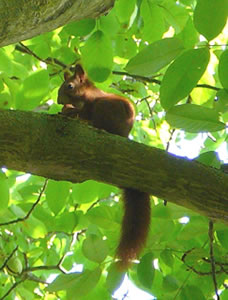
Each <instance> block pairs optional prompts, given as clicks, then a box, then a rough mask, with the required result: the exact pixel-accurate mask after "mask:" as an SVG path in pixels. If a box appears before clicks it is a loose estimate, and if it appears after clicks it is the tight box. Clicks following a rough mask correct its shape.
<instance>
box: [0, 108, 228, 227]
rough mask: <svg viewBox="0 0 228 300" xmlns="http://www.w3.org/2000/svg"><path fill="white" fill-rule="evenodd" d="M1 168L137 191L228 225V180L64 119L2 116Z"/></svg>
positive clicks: (8, 113) (208, 169)
mask: <svg viewBox="0 0 228 300" xmlns="http://www.w3.org/2000/svg"><path fill="white" fill-rule="evenodd" d="M0 123H1V131H0V140H1V143H0V167H3V166H5V167H7V168H10V169H15V170H19V171H23V172H28V173H32V174H36V175H40V176H44V177H46V178H52V179H55V180H68V181H71V182H82V181H85V180H88V179H93V180H97V181H100V182H106V183H109V184H113V185H116V186H120V187H133V188H135V189H139V190H142V191H145V192H148V193H150V194H152V195H154V196H157V197H159V198H161V199H166V200H167V201H170V202H173V203H175V204H178V205H181V206H184V207H186V208H190V209H192V210H195V211H197V212H199V213H200V214H202V215H205V216H208V217H210V218H212V219H219V220H221V221H224V222H226V223H227V224H228V175H227V174H225V173H223V172H222V171H220V170H217V169H214V168H211V167H208V166H205V165H202V164H200V163H199V162H196V161H191V160H188V159H185V158H182V157H178V156H175V155H171V154H169V153H166V151H163V150H160V149H156V148H154V147H148V146H146V145H143V144H139V143H136V142H134V141H130V140H128V139H125V138H123V137H120V136H116V135H112V134H109V133H107V132H104V131H102V130H97V129H95V128H92V127H89V126H87V125H86V124H85V123H83V122H82V121H79V120H73V119H69V118H66V117H64V116H61V115H47V114H40V113H34V112H24V111H23V112H22V111H0Z"/></svg>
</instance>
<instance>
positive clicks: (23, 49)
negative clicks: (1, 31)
mask: <svg viewBox="0 0 228 300" xmlns="http://www.w3.org/2000/svg"><path fill="white" fill-rule="evenodd" d="M19 44H20V46H21V47H20V46H19V45H16V47H15V49H16V50H18V51H20V52H23V53H26V54H29V55H31V56H33V57H35V58H36V59H37V60H39V61H42V62H44V63H46V64H51V65H53V64H55V65H59V66H60V67H62V68H64V69H66V68H67V65H66V64H64V63H63V62H61V61H60V60H58V59H57V58H51V57H48V58H47V59H43V58H41V57H39V56H38V55H36V53H34V52H33V51H32V50H30V49H29V48H28V47H27V46H25V45H24V44H23V43H22V42H20V43H19Z"/></svg>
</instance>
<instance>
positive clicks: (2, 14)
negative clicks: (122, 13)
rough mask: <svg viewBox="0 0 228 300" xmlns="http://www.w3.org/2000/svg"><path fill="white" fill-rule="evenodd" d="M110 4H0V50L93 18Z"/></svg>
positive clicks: (105, 0) (78, 0) (101, 0)
mask: <svg viewBox="0 0 228 300" xmlns="http://www.w3.org/2000/svg"><path fill="white" fill-rule="evenodd" d="M113 4H114V0H93V1H88V0H87V1H85V0H74V1H72V0H55V1H54V2H53V1H43V0H30V1H23V0H11V1H10V2H8V1H5V0H0V47H2V46H6V45H9V44H12V43H16V42H19V41H22V40H26V39H28V38H32V37H33V36H37V35H40V34H42V33H45V32H48V31H52V30H54V29H56V28H58V27H60V26H63V25H65V24H67V23H70V22H73V21H79V20H82V19H85V18H96V17H98V16H99V15H102V14H104V13H105V12H107V11H108V10H109V9H111V8H112V6H113Z"/></svg>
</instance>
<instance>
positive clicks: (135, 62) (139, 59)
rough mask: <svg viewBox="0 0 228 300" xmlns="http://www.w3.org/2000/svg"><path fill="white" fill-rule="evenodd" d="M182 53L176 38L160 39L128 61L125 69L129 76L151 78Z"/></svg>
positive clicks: (180, 45)
mask: <svg viewBox="0 0 228 300" xmlns="http://www.w3.org/2000/svg"><path fill="white" fill-rule="evenodd" d="M182 51H183V46H182V43H181V41H180V40H178V39H177V38H166V39H162V40H159V41H156V42H154V43H152V44H150V45H148V46H146V47H145V48H144V49H143V50H142V51H140V52H139V53H138V54H137V55H136V56H134V57H133V58H132V59H130V60H129V62H128V64H127V65H126V67H125V69H126V70H127V72H129V73H131V74H135V75H141V76H152V75H154V73H156V72H158V71H159V70H160V69H162V68H164V67H165V66H167V65H168V64H169V63H170V62H171V61H172V60H173V59H174V58H176V57H177V56H178V54H180V53H181V52H182Z"/></svg>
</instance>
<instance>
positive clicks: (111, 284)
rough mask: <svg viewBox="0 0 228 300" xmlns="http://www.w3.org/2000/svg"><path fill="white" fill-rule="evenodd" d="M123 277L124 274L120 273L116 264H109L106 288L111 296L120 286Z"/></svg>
mask: <svg viewBox="0 0 228 300" xmlns="http://www.w3.org/2000/svg"><path fill="white" fill-rule="evenodd" d="M124 276H125V272H120V271H119V269H118V266H117V264H116V263H113V264H111V266H110V267H109V269H108V275H107V278H106V286H107V289H108V290H109V292H110V293H111V294H113V293H114V292H115V290H117V289H118V288H119V287H120V286H121V284H122V282H123V280H124Z"/></svg>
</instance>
